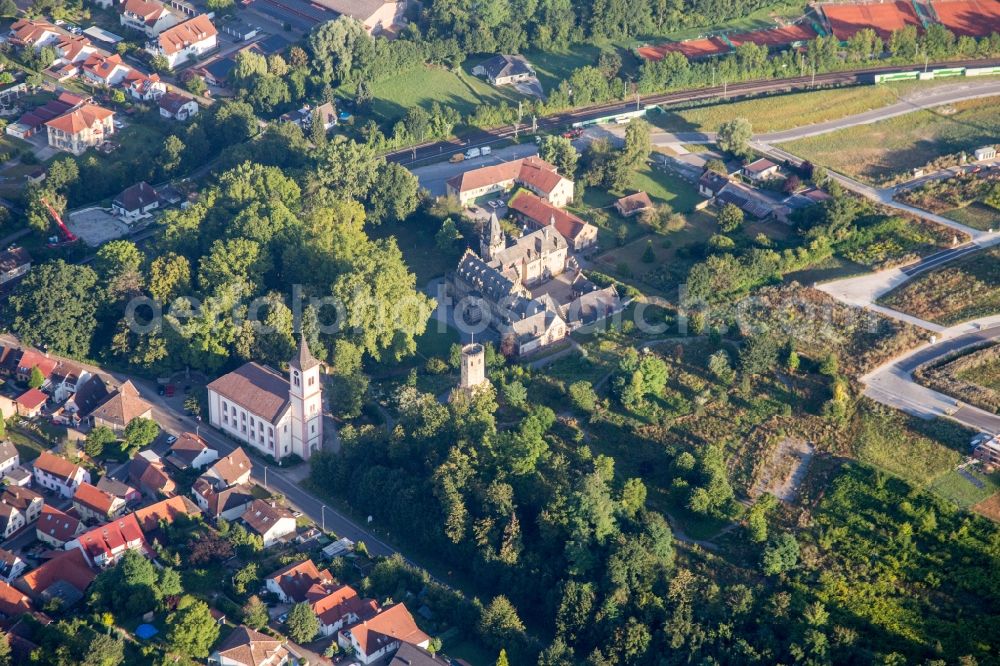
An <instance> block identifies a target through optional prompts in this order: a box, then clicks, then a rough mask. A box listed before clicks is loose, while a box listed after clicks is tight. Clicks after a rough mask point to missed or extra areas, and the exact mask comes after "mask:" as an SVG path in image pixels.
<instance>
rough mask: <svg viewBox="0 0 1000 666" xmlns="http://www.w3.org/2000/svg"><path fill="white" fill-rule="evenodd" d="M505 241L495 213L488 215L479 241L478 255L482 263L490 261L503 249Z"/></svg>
mask: <svg viewBox="0 0 1000 666" xmlns="http://www.w3.org/2000/svg"><path fill="white" fill-rule="evenodd" d="M506 245H507V241H506V239H505V238H504V235H503V228H502V227H501V226H500V220H499V219H497V214H496V212H495V211H494V212H491V213H490V221H489V222H488V223H487V224H485V225H483V233H482V236H481V237H480V239H479V254H480V255H482V257H483V260H484V261H491V260H492V259H493V255H494V254H495V253H497V252H499V251H500V250H502V249H503V248H504V246H506Z"/></svg>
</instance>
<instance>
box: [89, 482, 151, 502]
mask: <svg viewBox="0 0 1000 666" xmlns="http://www.w3.org/2000/svg"><path fill="white" fill-rule="evenodd" d="M97 489H98V490H102V491H104V492H106V493H108V494H109V495H114V496H115V497H118V498H120V499H121V500H122V501H124V502H125V503H126V504H132V503H135V502H139V501H140V500H142V493H141V492H140V491H139V490H138V489H137V488H133V487H132V486H130V485H128V484H127V483H122V482H121V481H116V480H115V479H112V478H111V477H110V476H107V475H105V476H102V477H101V480H100V481H98V482H97Z"/></svg>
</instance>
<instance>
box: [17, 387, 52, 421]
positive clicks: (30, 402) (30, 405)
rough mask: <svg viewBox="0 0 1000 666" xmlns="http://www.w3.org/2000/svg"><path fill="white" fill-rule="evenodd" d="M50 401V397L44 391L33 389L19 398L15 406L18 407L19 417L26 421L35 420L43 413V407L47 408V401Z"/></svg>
mask: <svg viewBox="0 0 1000 666" xmlns="http://www.w3.org/2000/svg"><path fill="white" fill-rule="evenodd" d="M48 399H49V396H47V395H46V394H45V392H44V391H42V390H41V389H36V388H33V389H28V390H27V391H25V392H24V393H22V394H21V395H19V396H17V399H16V400H14V404H15V405H16V406H17V413H18V415H20V416H23V417H24V418H26V419H33V418H35V417H36V416H38V415H39V414H41V413H42V407H44V406H45V401H46V400H48Z"/></svg>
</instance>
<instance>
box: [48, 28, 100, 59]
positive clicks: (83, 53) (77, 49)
mask: <svg viewBox="0 0 1000 666" xmlns="http://www.w3.org/2000/svg"><path fill="white" fill-rule="evenodd" d="M95 53H98V50H97V47H95V46H94V45H93V44H91V43H90V40H89V39H87V38H86V37H84V36H83V35H63V36H62V37H60V38H59V42H58V43H57V44H56V55H57V56H58V58H57V59H56V62H57V63H63V64H66V65H76V64H77V63H80V62H83V61H85V60H87V58H89V57H90V56H92V55H94V54H95Z"/></svg>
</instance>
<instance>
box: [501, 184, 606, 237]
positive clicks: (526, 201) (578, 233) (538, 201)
mask: <svg viewBox="0 0 1000 666" xmlns="http://www.w3.org/2000/svg"><path fill="white" fill-rule="evenodd" d="M508 205H509V206H510V209H511V210H512V211H514V213H515V214H516V215H517V216H518V217H519V218H520V219H521V220H522V221H523V222H524V223H525V224H527V225H528V226H529V227H530V228H531V229H532V230H536V229H541V228H543V227H547V226H550V225H551V226H553V227H555V229H556V231H558V232H559V235H561V236H562V237H563V238H565V239H566V244H567V245H568V246H569V247H570V249H572V250H573V251H574V252H581V251H584V250H587V249H588V248H591V247H593V246H594V245H595V244H596V243H597V227H595V226H594V225H592V224H588V223H587V222H584V221H583V220H581V219H580V218H579V217H577V216H576V215H574V214H573V213H570V212H569V211H565V210H563V209H561V208H557V207H555V206H553V205H552V204H550V203H549V202H547V201H546V200H545V199H542V198H541V197H538V196H535V195H534V194H532V193H531V192H524V191H522V192H518V193H517V194H515V195H514V197H513V198H511V200H510V202H509V204H508Z"/></svg>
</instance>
